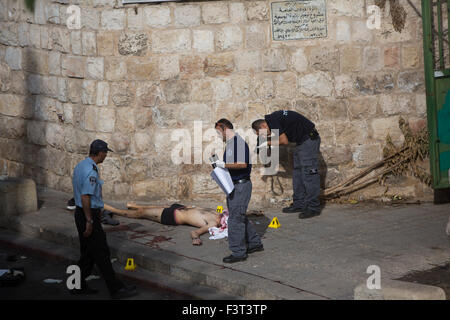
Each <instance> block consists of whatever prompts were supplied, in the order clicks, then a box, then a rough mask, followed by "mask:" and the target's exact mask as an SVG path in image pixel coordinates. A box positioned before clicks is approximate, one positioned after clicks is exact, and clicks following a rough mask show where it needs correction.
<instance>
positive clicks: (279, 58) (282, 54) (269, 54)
mask: <svg viewBox="0 0 450 320" xmlns="http://www.w3.org/2000/svg"><path fill="white" fill-rule="evenodd" d="M287 62H288V60H287V52H286V51H285V50H284V49H268V50H265V51H264V52H263V55H262V66H263V71H269V72H278V71H286V70H287Z"/></svg>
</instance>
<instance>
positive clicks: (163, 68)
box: [159, 55, 203, 80]
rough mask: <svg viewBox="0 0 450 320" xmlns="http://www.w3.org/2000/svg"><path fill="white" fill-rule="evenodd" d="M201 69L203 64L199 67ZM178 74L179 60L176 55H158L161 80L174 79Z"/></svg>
mask: <svg viewBox="0 0 450 320" xmlns="http://www.w3.org/2000/svg"><path fill="white" fill-rule="evenodd" d="M201 68H202V69H203V66H202V67H201ZM179 74H180V61H179V58H178V56H177V55H162V56H160V57H159V78H160V79H161V80H169V79H175V78H177V77H178V75H179Z"/></svg>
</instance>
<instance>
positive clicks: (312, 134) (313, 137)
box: [297, 128, 319, 145]
mask: <svg viewBox="0 0 450 320" xmlns="http://www.w3.org/2000/svg"><path fill="white" fill-rule="evenodd" d="M308 139H311V140H317V139H319V132H318V131H317V130H316V128H313V129H312V130H311V132H309V133H308V134H305V135H304V136H303V138H302V139H301V140H300V142H299V143H297V145H299V144H302V143H303V142H305V141H306V140H308Z"/></svg>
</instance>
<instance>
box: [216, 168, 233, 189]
mask: <svg viewBox="0 0 450 320" xmlns="http://www.w3.org/2000/svg"><path fill="white" fill-rule="evenodd" d="M211 177H212V178H213V179H214V181H215V182H216V183H217V184H218V185H219V187H220V188H221V189H222V190H223V192H225V194H226V195H229V194H230V193H231V192H233V190H234V183H233V180H232V179H231V176H230V172H228V169H223V168H219V167H216V168H214V170H213V171H212V172H211Z"/></svg>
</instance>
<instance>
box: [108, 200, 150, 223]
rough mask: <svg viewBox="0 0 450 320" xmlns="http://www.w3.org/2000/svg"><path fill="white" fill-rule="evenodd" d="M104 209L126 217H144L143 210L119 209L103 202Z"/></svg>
mask: <svg viewBox="0 0 450 320" xmlns="http://www.w3.org/2000/svg"><path fill="white" fill-rule="evenodd" d="M104 208H105V210H108V211H111V212H113V213H117V214H118V215H120V216H124V217H127V218H133V219H142V218H145V217H144V211H143V210H121V209H117V208H114V207H111V206H110V205H107V204H106V203H105V204H104Z"/></svg>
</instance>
